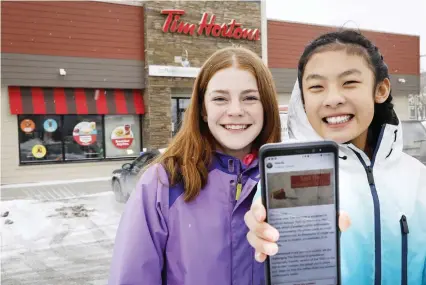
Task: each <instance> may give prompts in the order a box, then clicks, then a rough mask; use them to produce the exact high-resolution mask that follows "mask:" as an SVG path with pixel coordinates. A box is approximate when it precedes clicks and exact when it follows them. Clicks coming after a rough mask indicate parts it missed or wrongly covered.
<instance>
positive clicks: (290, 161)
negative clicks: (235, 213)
mask: <svg viewBox="0 0 426 285" xmlns="http://www.w3.org/2000/svg"><path fill="white" fill-rule="evenodd" d="M260 170H261V177H262V182H261V183H262V200H263V204H264V205H265V207H266V221H267V222H268V223H269V224H270V225H271V226H273V227H274V228H276V229H277V230H278V231H279V234H280V238H279V240H278V245H279V252H278V253H277V254H276V255H274V256H271V257H268V258H267V260H266V280H267V284H273V285H281V284H282V285H300V284H309V285H337V284H340V271H339V235H338V227H337V224H338V218H337V213H338V146H337V144H336V143H334V142H327V141H321V142H310V143H299V144H267V145H264V146H263V147H262V148H261V149H260Z"/></svg>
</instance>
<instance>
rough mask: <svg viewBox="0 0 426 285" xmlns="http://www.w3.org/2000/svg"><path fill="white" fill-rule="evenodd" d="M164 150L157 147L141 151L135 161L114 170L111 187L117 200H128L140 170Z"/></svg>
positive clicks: (121, 201) (123, 201) (122, 201)
mask: <svg viewBox="0 0 426 285" xmlns="http://www.w3.org/2000/svg"><path fill="white" fill-rule="evenodd" d="M163 151H164V149H160V150H157V149H155V150H149V151H145V152H141V154H140V155H139V157H138V158H136V159H135V160H134V161H133V162H131V163H124V164H123V165H122V166H121V169H116V170H114V171H113V172H112V180H111V187H112V191H113V192H114V195H115V200H116V201H117V202H120V203H125V202H127V200H128V199H129V197H130V194H131V193H132V192H133V190H134V189H135V187H136V183H137V179H138V177H140V172H141V171H142V170H143V168H144V167H145V166H147V165H148V164H149V163H150V162H152V161H153V160H154V159H155V158H156V157H157V156H158V155H159V154H160V153H162V152H163Z"/></svg>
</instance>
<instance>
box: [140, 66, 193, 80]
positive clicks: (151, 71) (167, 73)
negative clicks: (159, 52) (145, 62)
mask: <svg viewBox="0 0 426 285" xmlns="http://www.w3.org/2000/svg"><path fill="white" fill-rule="evenodd" d="M200 69H201V68H199V67H183V66H173V65H149V66H148V75H149V76H162V77H189V78H195V77H197V75H198V73H199V72H200Z"/></svg>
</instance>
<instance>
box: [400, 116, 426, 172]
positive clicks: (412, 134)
mask: <svg viewBox="0 0 426 285" xmlns="http://www.w3.org/2000/svg"><path fill="white" fill-rule="evenodd" d="M402 137H403V140H404V147H403V151H404V152H405V153H407V154H409V155H411V156H413V157H415V158H417V159H418V160H420V162H421V163H423V164H424V165H426V121H415V120H410V121H402Z"/></svg>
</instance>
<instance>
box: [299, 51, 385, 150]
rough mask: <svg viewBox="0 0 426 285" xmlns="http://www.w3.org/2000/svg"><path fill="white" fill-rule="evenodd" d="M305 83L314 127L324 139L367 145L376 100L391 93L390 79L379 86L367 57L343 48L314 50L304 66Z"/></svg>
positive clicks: (306, 96)
mask: <svg viewBox="0 0 426 285" xmlns="http://www.w3.org/2000/svg"><path fill="white" fill-rule="evenodd" d="M302 86H303V96H304V102H305V110H306V114H307V117H308V120H309V122H310V123H311V125H312V127H313V128H314V130H315V131H316V132H317V133H318V134H319V135H320V136H321V137H323V138H325V139H329V140H333V141H336V142H338V143H346V142H351V143H353V144H354V145H355V146H357V147H358V148H360V149H365V144H366V140H367V132H368V128H369V126H370V124H371V122H372V120H373V116H374V104H375V103H383V102H384V101H385V100H386V99H387V97H388V96H389V91H390V82H389V80H388V79H385V80H384V81H383V82H381V83H379V85H378V86H377V88H376V86H375V78H374V73H373V71H372V70H371V68H370V67H369V65H368V63H367V61H366V60H365V59H364V58H363V57H362V56H360V55H356V54H348V52H347V51H346V50H345V49H341V50H331V51H322V52H318V53H315V54H313V55H312V56H311V58H310V59H309V60H308V62H307V64H306V66H305V70H304V74H303V78H302Z"/></svg>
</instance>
